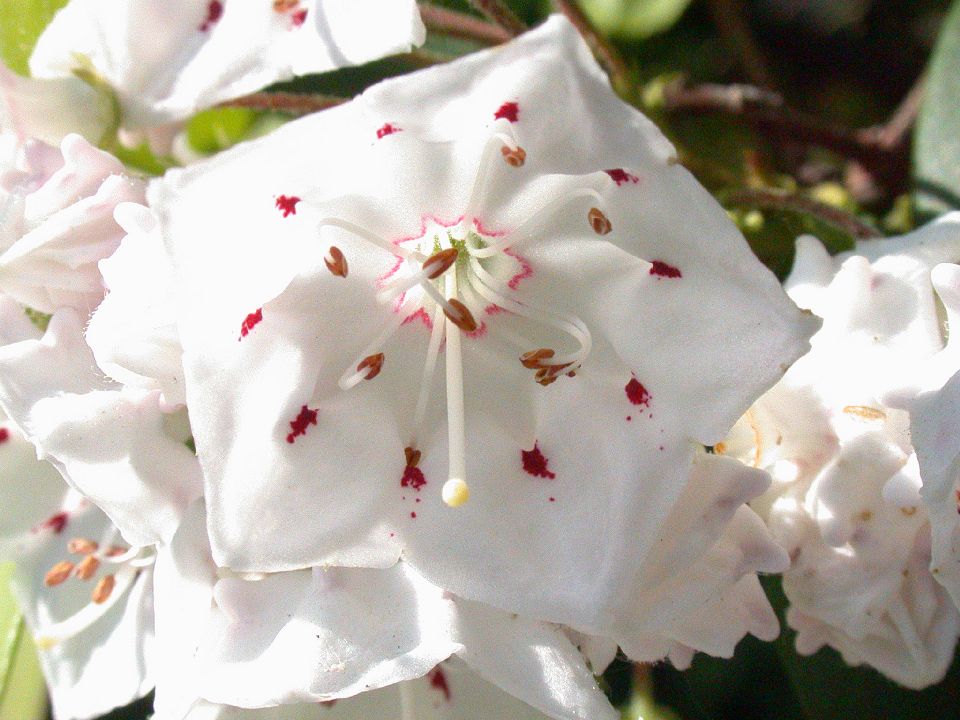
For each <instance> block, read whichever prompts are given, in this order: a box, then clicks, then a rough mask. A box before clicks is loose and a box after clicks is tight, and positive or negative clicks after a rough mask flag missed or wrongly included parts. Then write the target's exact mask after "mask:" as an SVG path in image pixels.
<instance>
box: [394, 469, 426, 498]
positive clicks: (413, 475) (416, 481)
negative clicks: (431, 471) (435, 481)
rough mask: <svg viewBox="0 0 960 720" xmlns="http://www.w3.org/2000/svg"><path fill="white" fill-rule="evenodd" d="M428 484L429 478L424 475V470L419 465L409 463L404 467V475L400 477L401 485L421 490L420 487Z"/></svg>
mask: <svg viewBox="0 0 960 720" xmlns="http://www.w3.org/2000/svg"><path fill="white" fill-rule="evenodd" d="M426 484H427V479H426V478H425V477H424V476H423V471H422V470H421V469H420V468H418V467H410V466H409V465H408V466H407V467H405V468H404V469H403V477H402V478H400V487H408V488H413V489H414V490H416V491H417V492H420V488H422V487H423V486H424V485H426Z"/></svg>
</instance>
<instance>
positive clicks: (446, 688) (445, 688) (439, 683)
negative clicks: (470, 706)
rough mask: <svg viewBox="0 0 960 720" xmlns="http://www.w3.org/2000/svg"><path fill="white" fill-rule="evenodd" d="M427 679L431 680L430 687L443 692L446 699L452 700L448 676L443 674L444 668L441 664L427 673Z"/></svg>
mask: <svg viewBox="0 0 960 720" xmlns="http://www.w3.org/2000/svg"><path fill="white" fill-rule="evenodd" d="M427 679H428V680H430V687H432V688H433V689H434V690H439V691H440V692H442V693H443V697H444V699H445V700H446V701H447V702H450V685H449V684H448V683H447V676H446V675H444V674H443V669H442V668H441V667H440V666H439V665H437V667H435V668H434V669H433V670H431V671H430V672H429V673H427Z"/></svg>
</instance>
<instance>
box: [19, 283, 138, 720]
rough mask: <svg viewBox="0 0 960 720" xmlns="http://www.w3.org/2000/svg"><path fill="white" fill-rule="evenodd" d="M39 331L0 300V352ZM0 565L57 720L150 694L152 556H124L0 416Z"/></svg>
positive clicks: (91, 512)
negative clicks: (8, 573) (9, 570)
mask: <svg viewBox="0 0 960 720" xmlns="http://www.w3.org/2000/svg"><path fill="white" fill-rule="evenodd" d="M39 334H40V333H39V330H37V328H36V327H34V325H33V324H32V323H31V322H30V320H28V318H27V316H26V315H25V314H24V312H23V309H22V308H21V307H20V305H19V304H17V303H16V302H14V301H13V300H12V299H11V298H9V297H6V296H0V344H3V345H6V344H9V343H15V342H20V341H26V340H31V339H35V338H37V337H38V336H39ZM0 478H2V483H0V505H2V507H3V509H4V512H3V513H2V515H0V559H2V560H4V561H14V562H16V569H15V571H14V574H13V578H12V588H13V592H14V594H15V596H16V598H17V601H18V603H19V605H20V608H21V609H22V611H23V614H24V617H25V619H26V622H27V625H28V627H29V628H30V630H31V632H32V633H33V634H34V636H35V638H36V640H37V643H38V651H39V658H40V666H41V668H42V670H43V674H44V676H45V678H46V680H47V687H48V688H49V691H50V697H51V701H52V705H53V713H54V717H56V718H57V720H72V719H73V718H78V719H84V720H85V719H86V718H90V717H95V716H100V715H102V714H103V713H106V712H108V711H109V710H111V709H113V708H114V707H117V706H120V705H126V704H127V703H129V702H132V701H133V700H135V699H137V698H139V697H142V696H143V695H145V694H146V693H147V692H148V691H149V690H150V688H151V687H153V675H152V670H151V668H152V666H153V660H152V645H153V614H152V607H153V602H152V587H153V586H152V578H151V576H152V567H151V566H152V562H153V561H152V552H151V551H149V550H147V551H142V552H141V551H139V550H134V551H131V549H130V548H129V547H128V546H127V545H126V544H125V543H124V542H123V541H122V540H121V539H120V538H119V535H118V533H117V529H116V528H115V527H114V525H113V524H112V523H111V522H110V520H109V519H108V518H107V517H106V516H105V515H104V514H103V513H102V512H100V511H99V510H98V509H97V508H96V507H94V506H93V505H92V504H91V503H90V502H89V501H87V500H86V499H84V498H83V497H82V496H81V495H80V494H79V493H77V492H76V491H75V490H71V489H70V488H69V487H68V486H67V485H66V484H65V483H64V481H63V478H62V477H61V475H60V473H59V472H57V469H56V468H55V467H54V466H53V465H51V464H50V463H49V462H46V461H44V460H38V459H37V451H36V449H35V448H34V446H33V445H32V444H31V443H29V442H28V441H27V440H26V439H25V438H24V437H23V435H22V434H21V433H20V431H19V429H18V427H17V425H15V424H14V423H12V422H11V421H9V420H8V419H7V418H5V417H4V416H3V415H2V414H0Z"/></svg>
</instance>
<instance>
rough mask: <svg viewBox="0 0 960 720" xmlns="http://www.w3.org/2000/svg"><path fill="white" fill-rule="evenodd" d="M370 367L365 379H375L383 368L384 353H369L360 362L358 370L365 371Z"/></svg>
mask: <svg viewBox="0 0 960 720" xmlns="http://www.w3.org/2000/svg"><path fill="white" fill-rule="evenodd" d="M368 368H369V370H368V372H367V374H366V375H364V376H363V379H364V380H373V379H374V378H375V377H376V376H377V375H379V374H380V371H381V370H383V353H377V354H376V355H367V356H366V357H365V358H364V359H363V360H361V361H360V364H359V365H357V372H363V371H364V370H367V369H368Z"/></svg>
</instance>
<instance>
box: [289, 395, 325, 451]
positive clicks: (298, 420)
mask: <svg viewBox="0 0 960 720" xmlns="http://www.w3.org/2000/svg"><path fill="white" fill-rule="evenodd" d="M317 412H318V410H311V409H310V408H308V407H307V406H306V405H304V406H303V407H301V408H300V414H299V415H297V417H295V418H294V419H293V420H291V421H290V433H289V434H288V435H287V442H288V443H290V444H291V445H293V443H294V442H295V441H296V439H297V438H298V437H300V436H301V435H306V434H307V428H308V427H309V426H310V425H316V424H317Z"/></svg>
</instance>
